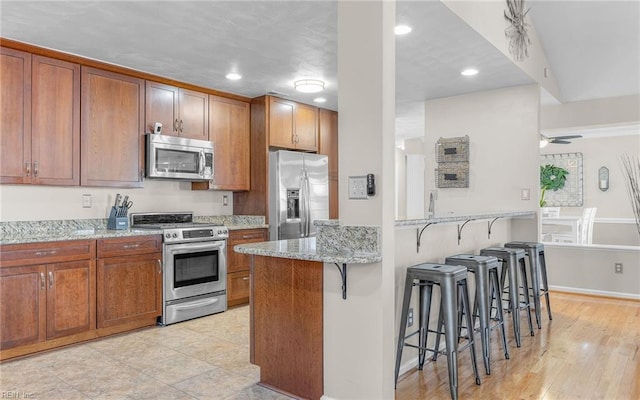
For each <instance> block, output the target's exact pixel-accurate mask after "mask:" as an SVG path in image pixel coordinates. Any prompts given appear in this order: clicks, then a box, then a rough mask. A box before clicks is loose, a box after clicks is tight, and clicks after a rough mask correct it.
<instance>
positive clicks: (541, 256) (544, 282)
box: [538, 251, 553, 320]
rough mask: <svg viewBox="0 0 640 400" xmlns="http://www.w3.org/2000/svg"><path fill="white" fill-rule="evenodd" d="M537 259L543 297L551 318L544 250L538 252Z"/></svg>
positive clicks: (550, 318)
mask: <svg viewBox="0 0 640 400" xmlns="http://www.w3.org/2000/svg"><path fill="white" fill-rule="evenodd" d="M538 261H539V262H540V273H541V276H542V286H544V297H545V301H546V303H547V313H548V314H549V320H552V319H553V317H552V316H551V304H549V283H548V282H547V263H546V261H545V259H544V251H540V252H539V253H538Z"/></svg>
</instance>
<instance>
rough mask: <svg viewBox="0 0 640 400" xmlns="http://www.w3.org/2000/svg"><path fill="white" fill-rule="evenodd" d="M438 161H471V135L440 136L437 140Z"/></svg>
mask: <svg viewBox="0 0 640 400" xmlns="http://www.w3.org/2000/svg"><path fill="white" fill-rule="evenodd" d="M436 161H437V162H439V163H441V162H462V161H467V162H468V161H469V136H466V135H465V136H463V137H455V138H446V139H445V138H440V139H438V141H437V142H436Z"/></svg>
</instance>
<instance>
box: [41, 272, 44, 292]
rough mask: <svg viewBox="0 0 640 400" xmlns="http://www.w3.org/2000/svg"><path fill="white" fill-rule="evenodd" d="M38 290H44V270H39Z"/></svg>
mask: <svg viewBox="0 0 640 400" xmlns="http://www.w3.org/2000/svg"><path fill="white" fill-rule="evenodd" d="M40 290H44V272H40Z"/></svg>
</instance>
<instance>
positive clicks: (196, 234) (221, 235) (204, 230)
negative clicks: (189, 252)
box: [163, 226, 229, 243]
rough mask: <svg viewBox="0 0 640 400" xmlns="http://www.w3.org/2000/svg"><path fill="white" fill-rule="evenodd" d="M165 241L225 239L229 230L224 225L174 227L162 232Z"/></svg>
mask: <svg viewBox="0 0 640 400" xmlns="http://www.w3.org/2000/svg"><path fill="white" fill-rule="evenodd" d="M163 235H164V241H165V243H176V242H204V241H211V240H225V239H228V238H229V230H228V229H227V228H226V227H224V226H213V227H197V228H175V229H165V230H164V232H163Z"/></svg>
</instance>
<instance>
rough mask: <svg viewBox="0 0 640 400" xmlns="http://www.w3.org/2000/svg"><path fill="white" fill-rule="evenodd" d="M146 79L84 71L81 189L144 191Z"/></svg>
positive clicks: (85, 68)
mask: <svg viewBox="0 0 640 400" xmlns="http://www.w3.org/2000/svg"><path fill="white" fill-rule="evenodd" d="M144 93H145V83H144V80H142V79H138V78H134V77H131V76H127V75H122V74H117V73H113V72H108V71H103V70H99V69H95V68H90V67H82V104H83V107H82V113H81V127H82V150H81V155H82V160H81V161H82V162H81V168H82V169H81V174H80V176H81V183H82V185H85V186H119V187H142V175H143V162H144V108H143V104H144Z"/></svg>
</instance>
